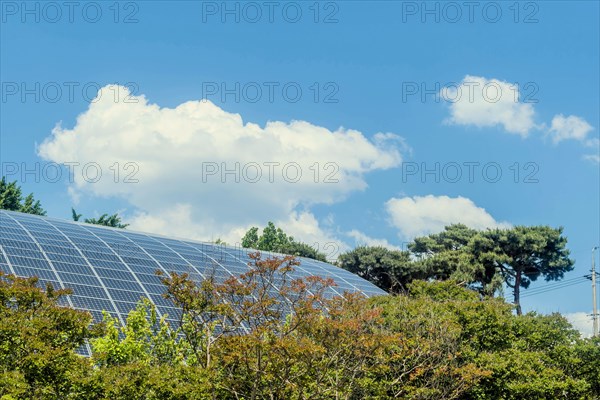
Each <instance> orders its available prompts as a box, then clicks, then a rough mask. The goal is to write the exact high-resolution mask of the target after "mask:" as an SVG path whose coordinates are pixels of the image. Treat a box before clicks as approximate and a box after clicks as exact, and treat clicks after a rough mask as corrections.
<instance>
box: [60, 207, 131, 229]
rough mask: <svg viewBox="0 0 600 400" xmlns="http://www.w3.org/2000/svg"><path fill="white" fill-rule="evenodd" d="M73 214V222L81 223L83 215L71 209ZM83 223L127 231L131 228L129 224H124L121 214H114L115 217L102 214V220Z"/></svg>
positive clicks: (90, 220) (88, 220) (85, 220)
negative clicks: (126, 229)
mask: <svg viewBox="0 0 600 400" xmlns="http://www.w3.org/2000/svg"><path fill="white" fill-rule="evenodd" d="M71 214H72V217H73V221H79V220H80V219H81V217H82V215H81V214H77V212H76V211H75V209H74V208H71ZM83 222H85V223H86V224H93V225H103V226H109V227H111V228H121V229H125V228H127V227H128V226H129V224H123V223H122V222H121V217H119V214H113V215H108V214H102V215H101V216H100V218H97V219H96V218H85V219H84V220H83Z"/></svg>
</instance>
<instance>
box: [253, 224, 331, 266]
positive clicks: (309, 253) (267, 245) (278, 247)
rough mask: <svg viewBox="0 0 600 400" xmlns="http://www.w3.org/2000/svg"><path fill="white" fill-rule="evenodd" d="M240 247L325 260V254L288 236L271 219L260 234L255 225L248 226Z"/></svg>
mask: <svg viewBox="0 0 600 400" xmlns="http://www.w3.org/2000/svg"><path fill="white" fill-rule="evenodd" d="M242 247H243V248H246V249H255V250H262V251H272V252H275V253H281V254H288V255H292V256H298V257H308V258H312V259H314V260H319V261H323V262H326V261H327V256H326V255H325V254H323V253H322V252H320V251H318V250H317V249H315V248H313V247H311V246H310V245H308V244H306V243H302V242H298V241H296V240H294V238H293V236H288V235H287V234H286V233H285V232H284V231H283V230H282V229H281V228H278V227H276V226H275V224H274V223H273V222H271V221H269V222H268V224H267V226H266V227H264V229H263V231H262V234H261V235H259V234H258V228H257V227H252V228H250V229H249V230H248V231H247V232H246V233H245V234H244V236H243V237H242Z"/></svg>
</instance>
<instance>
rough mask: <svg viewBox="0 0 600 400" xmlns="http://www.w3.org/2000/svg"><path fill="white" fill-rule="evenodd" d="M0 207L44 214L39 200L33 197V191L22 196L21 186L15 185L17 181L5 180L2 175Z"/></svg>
mask: <svg viewBox="0 0 600 400" xmlns="http://www.w3.org/2000/svg"><path fill="white" fill-rule="evenodd" d="M0 209H3V210H10V211H19V212H23V213H28V214H35V215H46V211H44V209H43V208H42V205H41V204H40V201H39V200H35V199H34V197H33V193H30V194H29V195H27V196H26V197H25V198H23V193H22V190H21V187H20V186H19V185H17V181H14V182H7V181H6V177H4V176H3V177H2V179H0Z"/></svg>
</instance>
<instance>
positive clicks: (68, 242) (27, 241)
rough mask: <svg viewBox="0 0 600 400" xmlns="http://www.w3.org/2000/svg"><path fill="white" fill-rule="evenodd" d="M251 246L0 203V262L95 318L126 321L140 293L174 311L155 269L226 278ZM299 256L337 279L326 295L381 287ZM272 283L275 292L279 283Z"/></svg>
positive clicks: (241, 265)
mask: <svg viewBox="0 0 600 400" xmlns="http://www.w3.org/2000/svg"><path fill="white" fill-rule="evenodd" d="M249 251H251V250H249V249H241V248H235V247H230V246H223V245H216V244H211V243H202V242H197V241H192V240H179V239H175V238H166V237H162V236H158V235H151V234H145V233H141V232H132V231H128V230H123V229H116V228H108V227H103V226H97V225H90V224H83V223H78V222H71V221H64V220H58V219H54V218H48V217H41V216H36V215H30V214H23V213H18V212H13V211H6V210H0V270H3V271H4V272H6V273H14V274H16V275H18V276H23V277H28V276H34V275H35V276H38V277H39V278H40V280H41V281H43V282H52V283H53V284H54V286H56V287H57V288H67V287H68V288H71V289H73V291H74V293H73V295H72V296H68V299H67V300H66V302H67V303H68V304H67V305H69V306H71V307H75V308H78V309H83V310H87V311H90V312H91V313H92V315H93V316H94V318H95V319H96V320H99V319H100V318H101V315H102V314H101V311H108V312H109V313H110V314H111V315H113V316H115V317H116V318H118V319H119V320H120V321H121V322H123V321H125V319H126V317H127V314H128V313H129V311H131V310H132V309H133V308H134V307H135V304H136V302H137V301H138V300H139V299H140V298H142V297H145V298H149V299H150V300H151V301H152V302H153V303H154V304H155V305H156V307H157V314H158V315H159V316H162V315H165V314H168V315H169V317H170V318H173V317H176V315H177V310H176V309H174V308H173V306H172V304H171V303H170V302H169V301H167V300H165V299H163V298H162V297H161V294H162V293H164V289H165V288H164V286H163V285H162V284H161V282H160V278H159V277H157V276H156V274H155V272H156V271H157V270H158V271H162V272H163V273H169V272H177V273H184V272H185V273H188V274H189V275H190V277H191V278H192V279H195V280H197V281H200V280H201V279H203V278H206V277H208V276H212V277H214V278H215V279H216V280H217V281H223V280H225V279H227V278H229V277H231V276H239V275H240V274H242V273H244V272H247V271H248V269H249V267H248V263H249V262H251V259H250V258H249V257H248V252H249ZM269 254H270V253H269ZM299 261H300V265H299V266H298V267H296V268H295V271H293V272H292V273H291V278H292V279H294V278H301V277H307V276H311V275H316V276H320V277H322V278H332V279H333V281H334V282H335V285H336V286H334V287H331V288H328V289H327V290H326V293H325V295H326V297H329V298H330V297H333V296H335V295H339V294H341V293H343V292H344V291H350V292H360V293H362V294H364V295H365V296H374V295H382V294H385V292H384V291H383V290H381V289H379V288H378V287H376V286H375V285H373V284H372V283H370V282H368V281H366V280H364V279H362V278H360V277H358V276H357V275H354V274H352V273H350V272H348V271H346V270H344V269H341V268H338V267H336V266H334V265H331V264H328V263H324V262H321V261H316V260H312V259H307V258H299ZM272 289H273V290H272V294H276V293H277V288H276V287H273V288H272ZM80 350H81V351H82V352H85V351H87V350H85V348H82V349H80Z"/></svg>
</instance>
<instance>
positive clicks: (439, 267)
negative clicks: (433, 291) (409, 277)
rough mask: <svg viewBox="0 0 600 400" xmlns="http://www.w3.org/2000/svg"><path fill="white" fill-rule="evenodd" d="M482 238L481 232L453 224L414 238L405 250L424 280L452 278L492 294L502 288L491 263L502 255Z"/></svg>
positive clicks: (483, 292) (482, 292)
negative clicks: (408, 252) (420, 270)
mask: <svg viewBox="0 0 600 400" xmlns="http://www.w3.org/2000/svg"><path fill="white" fill-rule="evenodd" d="M484 239H485V238H483V236H482V232H480V231H477V230H475V229H471V228H469V227H467V226H466V225H462V224H454V225H449V226H447V227H445V228H444V230H443V231H442V232H440V233H436V234H431V235H428V236H424V237H418V238H415V239H414V241H413V242H412V243H410V244H409V246H408V247H409V250H410V251H412V252H413V254H414V255H415V256H416V257H417V259H418V260H419V263H420V264H421V268H422V269H423V271H424V278H426V279H435V280H446V279H453V280H455V281H458V282H461V283H462V284H463V285H465V286H469V287H470V288H472V289H475V290H477V291H479V292H480V293H481V294H484V295H493V294H494V292H495V291H496V290H497V289H499V288H500V287H501V285H502V280H501V278H500V277H499V276H497V274H496V266H495V264H494V263H495V262H496V261H497V260H500V259H501V258H502V255H500V254H499V253H498V249H497V248H494V246H493V243H490V241H489V239H488V240H484ZM482 241H484V243H482ZM484 244H485V246H483V245H484ZM493 250H496V251H495V252H494V251H493ZM490 258H491V260H492V261H493V262H492V263H490V261H489V259H490Z"/></svg>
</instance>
